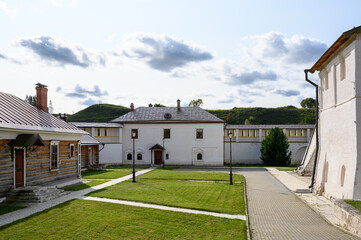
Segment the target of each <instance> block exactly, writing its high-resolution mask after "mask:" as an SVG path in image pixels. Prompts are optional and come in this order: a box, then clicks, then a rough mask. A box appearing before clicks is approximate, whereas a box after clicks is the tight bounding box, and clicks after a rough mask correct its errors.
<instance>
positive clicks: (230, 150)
mask: <svg viewBox="0 0 361 240" xmlns="http://www.w3.org/2000/svg"><path fill="white" fill-rule="evenodd" d="M228 136H229V185H233V179H232V137H233V132H228Z"/></svg>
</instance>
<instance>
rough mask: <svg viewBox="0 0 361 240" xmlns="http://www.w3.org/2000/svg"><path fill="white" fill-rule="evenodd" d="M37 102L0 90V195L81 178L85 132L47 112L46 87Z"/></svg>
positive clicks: (41, 88) (38, 86) (42, 87)
mask: <svg viewBox="0 0 361 240" xmlns="http://www.w3.org/2000/svg"><path fill="white" fill-rule="evenodd" d="M36 90H37V106H36V107H35V106H32V105H30V104H28V103H27V102H25V101H23V100H21V99H20V98H18V97H15V96H13V95H11V94H7V93H2V92H0V106H1V111H0V197H2V196H5V195H6V194H7V193H8V192H9V191H11V190H12V189H15V188H20V187H25V186H37V185H42V184H46V183H50V182H54V181H57V180H69V181H71V180H76V179H78V178H80V161H79V156H78V155H79V140H80V137H81V136H82V135H83V134H87V133H86V132H84V131H82V130H80V129H78V128H76V127H75V126H73V125H71V124H68V123H66V122H65V121H63V120H61V119H58V118H56V117H54V116H52V115H51V114H49V113H48V108H47V88H46V86H44V85H41V84H37V88H36Z"/></svg>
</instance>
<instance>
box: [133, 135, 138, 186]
mask: <svg viewBox="0 0 361 240" xmlns="http://www.w3.org/2000/svg"><path fill="white" fill-rule="evenodd" d="M136 135H137V134H136V132H135V131H134V130H133V131H132V138H133V181H132V182H135V148H134V145H135V144H134V140H135V137H136Z"/></svg>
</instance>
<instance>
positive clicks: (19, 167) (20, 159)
mask: <svg viewBox="0 0 361 240" xmlns="http://www.w3.org/2000/svg"><path fill="white" fill-rule="evenodd" d="M15 187H24V149H15Z"/></svg>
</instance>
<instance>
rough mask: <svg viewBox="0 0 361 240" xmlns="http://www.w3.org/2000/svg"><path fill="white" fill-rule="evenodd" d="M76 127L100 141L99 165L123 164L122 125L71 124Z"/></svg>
mask: <svg viewBox="0 0 361 240" xmlns="http://www.w3.org/2000/svg"><path fill="white" fill-rule="evenodd" d="M71 123H72V124H73V125H75V126H76V127H78V128H80V129H82V130H84V131H86V132H88V133H89V135H90V136H92V137H93V138H95V139H96V140H98V141H99V142H100V143H101V144H102V146H100V147H99V164H118V165H119V164H122V163H123V162H122V149H123V146H122V128H123V125H122V124H117V123H93V122H71Z"/></svg>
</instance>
